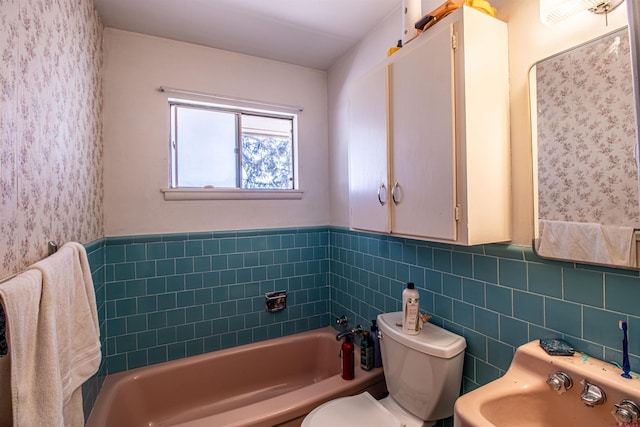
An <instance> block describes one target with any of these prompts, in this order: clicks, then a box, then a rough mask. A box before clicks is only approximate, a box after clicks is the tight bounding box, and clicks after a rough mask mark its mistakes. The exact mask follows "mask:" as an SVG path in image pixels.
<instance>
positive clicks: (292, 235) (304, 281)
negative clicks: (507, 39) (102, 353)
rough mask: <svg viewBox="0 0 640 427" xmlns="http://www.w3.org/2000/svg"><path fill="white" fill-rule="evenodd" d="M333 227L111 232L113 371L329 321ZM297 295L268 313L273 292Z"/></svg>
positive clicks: (108, 296)
mask: <svg viewBox="0 0 640 427" xmlns="http://www.w3.org/2000/svg"><path fill="white" fill-rule="evenodd" d="M328 236H329V232H328V228H327V227H319V228H316V227H309V228H293V229H279V230H255V231H237V232H211V233H192V234H167V235H150V236H130V237H109V238H106V239H105V248H104V250H105V262H104V274H105V292H104V293H105V295H104V298H105V299H104V300H105V304H104V305H105V318H106V334H105V336H106V345H105V348H106V371H107V372H108V373H114V372H119V371H123V370H127V369H132V368H136V367H140V366H145V365H150V364H154V363H159V362H165V361H168V360H173V359H178V358H182V357H187V356H192V355H196V354H201V353H205V352H209V351H214V350H219V349H223V348H227V347H233V346H236V345H241V344H247V343H251V342H255V341H261V340H264V339H269V338H275V337H280V336H283V335H288V334H292V333H297V332H302V331H306V330H309V329H315V328H318V327H322V326H326V325H328V324H329V303H328V301H329V295H330V292H329V276H328V273H329V254H328V252H329V237H328ZM276 290H286V291H287V292H288V298H287V309H286V310H284V311H281V312H278V313H267V312H265V308H264V304H265V301H264V294H265V293H266V292H270V291H276Z"/></svg>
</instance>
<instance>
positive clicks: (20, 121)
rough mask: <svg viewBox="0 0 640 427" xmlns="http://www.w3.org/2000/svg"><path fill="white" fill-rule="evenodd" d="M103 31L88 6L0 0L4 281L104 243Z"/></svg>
mask: <svg viewBox="0 0 640 427" xmlns="http://www.w3.org/2000/svg"><path fill="white" fill-rule="evenodd" d="M102 30H103V27H102V23H101V21H100V18H99V16H98V14H97V12H96V10H95V8H94V6H93V2H92V1H91V0H0V57H1V58H2V59H1V61H0V278H1V277H3V276H6V275H8V274H10V273H13V272H16V271H18V270H21V269H22V268H23V267H25V266H27V265H29V264H32V263H33V262H35V261H37V260H39V259H41V258H43V257H44V256H46V253H47V248H46V245H47V242H48V241H49V240H53V241H56V242H58V243H64V242H67V241H71V240H74V241H79V242H81V243H87V242H89V241H92V240H95V239H98V238H101V237H103V234H104V233H103V221H102V211H103V210H102V191H103V190H102V188H103V185H102V102H103V96H102V67H103V64H102V61H103V59H102V58H103V57H102Z"/></svg>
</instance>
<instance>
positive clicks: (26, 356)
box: [0, 270, 44, 426]
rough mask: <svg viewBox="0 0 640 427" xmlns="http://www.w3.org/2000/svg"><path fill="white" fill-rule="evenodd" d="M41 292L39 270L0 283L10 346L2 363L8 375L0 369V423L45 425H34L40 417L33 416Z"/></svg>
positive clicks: (35, 397) (35, 407) (36, 405)
mask: <svg viewBox="0 0 640 427" xmlns="http://www.w3.org/2000/svg"><path fill="white" fill-rule="evenodd" d="M41 294H42V273H40V271H38V270H30V271H26V272H24V273H22V274H19V275H17V276H16V277H14V278H13V279H10V280H7V281H6V282H4V283H1V284H0V303H1V304H2V307H3V309H4V314H5V318H6V321H5V322H6V331H7V332H6V339H7V341H8V346H9V352H8V355H7V356H6V357H4V358H3V362H2V363H3V364H4V363H6V364H7V365H6V366H8V367H9V375H6V371H5V370H4V369H3V372H2V375H1V380H2V384H1V389H2V393H1V395H2V405H1V407H2V411H0V425H7V426H10V425H14V426H22V425H24V426H27V425H44V424H37V423H38V422H39V421H41V420H42V418H39V417H37V418H36V417H34V415H37V414H38V411H39V409H38V407H39V391H38V389H37V388H35V390H34V387H37V386H38V384H37V376H38V369H39V367H38V363H39V360H38V352H37V348H36V345H37V340H36V337H37V336H38V318H39V311H40V296H41ZM18 408H19V410H18ZM34 423H35V424H34Z"/></svg>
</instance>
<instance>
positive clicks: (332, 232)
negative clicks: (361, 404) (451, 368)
mask: <svg viewBox="0 0 640 427" xmlns="http://www.w3.org/2000/svg"><path fill="white" fill-rule="evenodd" d="M87 250H88V252H89V257H90V263H91V266H92V270H93V272H94V281H95V285H96V293H97V299H98V308H99V316H100V322H101V331H102V334H103V353H104V356H105V357H104V363H103V366H102V367H101V369H100V373H99V377H103V376H104V375H106V374H107V373H114V372H119V371H122V370H126V369H132V368H135V367H139V366H145V365H148V364H153V363H159V362H164V361H167V360H172V359H176V358H181V357H186V356H191V355H196V354H201V353H204V352H208V351H213V350H218V349H222V348H227V347H232V346H236V345H241V344H245V343H250V342H255V341H260V340H264V339H269V338H273V337H278V336H283V335H288V334H292V333H297V332H302V331H305V330H309V329H314V328H317V327H322V326H327V325H332V324H333V319H334V318H335V317H338V316H340V315H343V314H346V315H347V317H348V318H349V320H350V324H351V325H355V324H356V323H360V324H362V325H363V326H367V327H368V325H370V320H371V319H374V318H375V316H376V315H377V314H378V313H381V312H388V311H397V310H400V309H401V293H402V290H403V289H404V287H405V285H406V282H408V281H413V282H415V283H416V287H417V289H418V290H419V292H420V297H421V308H422V310H423V311H426V312H428V313H430V314H432V315H433V318H432V320H431V321H432V322H434V323H435V324H437V325H439V326H443V327H445V328H447V329H449V330H452V331H454V332H456V333H458V334H460V335H462V336H464V337H465V338H466V339H467V350H466V359H465V368H464V384H463V390H464V391H465V392H466V391H470V390H472V389H474V388H476V387H479V386H481V385H483V384H486V383H487V382H489V381H491V380H493V379H495V378H498V377H499V376H501V375H502V374H503V373H504V371H505V370H506V369H507V368H508V367H509V364H510V363H511V359H512V357H513V353H514V351H515V348H516V347H517V346H519V345H521V344H524V343H526V342H528V341H531V340H534V339H537V338H540V337H561V338H564V339H566V340H567V341H569V342H570V343H571V344H573V345H574V346H575V347H576V349H578V350H580V351H583V352H586V353H588V354H590V355H592V356H593V357H596V358H599V359H604V360H607V361H610V362H619V361H621V360H622V356H621V352H620V349H621V341H622V335H621V332H620V331H619V330H618V320H620V319H622V320H626V321H627V322H628V323H629V336H630V338H629V351H630V353H631V367H632V370H633V369H640V335H638V334H637V331H640V304H638V302H639V301H640V275H639V273H638V272H635V271H628V270H619V269H610V268H599V267H593V266H585V265H576V264H573V263H564V262H554V261H548V260H542V259H540V258H538V257H536V256H535V255H534V254H533V253H532V251H531V248H528V247H520V246H513V245H500V244H492V245H480V246H474V247H461V246H454V245H446V244H439V243H430V242H423V241H419V240H411V239H403V238H397V237H392V236H384V235H377V234H371V233H363V232H357V231H353V230H348V229H346V228H339V227H306V228H291V229H268V230H248V231H230V232H211V233H191V234H166V235H151V236H129V237H107V238H105V239H103V240H101V241H99V242H94V243H91V244H89V245H87ZM274 290H287V292H288V300H287V308H286V309H285V310H284V311H282V312H279V313H266V312H265V310H264V293H265V292H269V291H274ZM636 337H639V338H638V339H636ZM93 383H95V385H93V386H90V387H89V386H85V396H87V394H89V401H88V402H87V403H86V405H87V406H90V405H91V404H92V402H93V401H92V400H91V399H93V397H92V396H95V395H97V392H98V390H99V386H100V381H95V382H89V383H88V384H93ZM87 390H88V391H89V393H88V391H87Z"/></svg>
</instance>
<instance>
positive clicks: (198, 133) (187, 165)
mask: <svg viewBox="0 0 640 427" xmlns="http://www.w3.org/2000/svg"><path fill="white" fill-rule="evenodd" d="M169 105H170V110H171V187H172V188H223V189H233V188H235V189H246V190H293V189H294V188H295V176H294V171H295V168H294V166H295V165H294V159H295V157H294V154H295V153H294V149H295V137H296V135H295V133H296V132H295V130H296V115H291V114H284V113H274V112H265V111H257V110H248V109H241V108H231V107H226V106H219V105H213V104H204V103H196V102H187V101H179V100H172V99H170V100H169Z"/></svg>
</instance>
